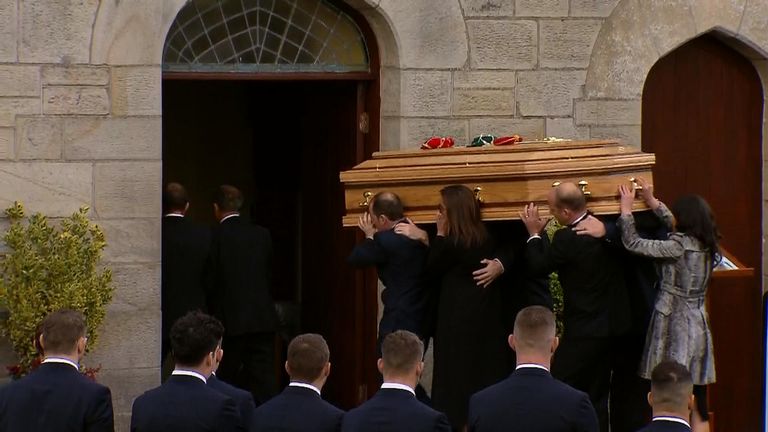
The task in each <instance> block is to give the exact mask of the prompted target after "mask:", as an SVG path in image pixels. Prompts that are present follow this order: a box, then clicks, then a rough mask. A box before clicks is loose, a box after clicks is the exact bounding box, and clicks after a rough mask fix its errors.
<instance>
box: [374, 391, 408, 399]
mask: <svg viewBox="0 0 768 432" xmlns="http://www.w3.org/2000/svg"><path fill="white" fill-rule="evenodd" d="M373 397H387V398H397V399H407V400H416V397H414V396H413V394H411V392H408V391H406V390H400V389H394V388H380V389H379V391H377V392H376V394H375V395H374V396H373Z"/></svg>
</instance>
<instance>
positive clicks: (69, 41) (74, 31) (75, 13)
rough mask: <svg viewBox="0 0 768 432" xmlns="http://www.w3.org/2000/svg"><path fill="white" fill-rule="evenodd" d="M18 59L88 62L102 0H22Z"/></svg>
mask: <svg viewBox="0 0 768 432" xmlns="http://www.w3.org/2000/svg"><path fill="white" fill-rule="evenodd" d="M19 6H20V13H21V46H20V51H19V60H21V61H22V62H28V63H88V61H89V57H90V56H89V50H90V46H91V29H92V28H93V22H94V19H95V18H96V10H97V9H98V7H99V0H60V1H39V0H20V2H19Z"/></svg>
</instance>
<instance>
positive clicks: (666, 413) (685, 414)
mask: <svg viewBox="0 0 768 432" xmlns="http://www.w3.org/2000/svg"><path fill="white" fill-rule="evenodd" d="M656 417H675V418H680V419H683V420H685V421H688V419H689V418H690V417H691V413H689V412H688V411H685V412H675V411H664V410H653V418H656Z"/></svg>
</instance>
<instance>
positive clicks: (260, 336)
mask: <svg viewBox="0 0 768 432" xmlns="http://www.w3.org/2000/svg"><path fill="white" fill-rule="evenodd" d="M242 205H243V195H242V194H241V193H240V191H239V190H238V189H237V188H235V187H233V186H227V185H224V186H221V187H220V188H219V189H218V192H217V194H216V199H215V202H214V204H213V209H214V215H215V216H216V219H217V220H218V221H219V222H220V223H219V226H218V227H217V229H216V230H215V231H214V234H213V244H212V247H211V260H210V264H209V265H210V274H211V276H212V278H211V279H210V280H209V290H210V296H209V299H210V303H209V304H210V308H211V311H213V313H214V315H216V317H217V318H219V319H220V320H221V321H222V323H224V327H225V328H226V333H225V334H224V343H223V345H222V346H223V348H224V349H226V350H227V356H226V357H225V358H224V359H223V361H222V363H221V368H219V371H218V375H219V378H221V379H222V380H224V381H227V382H229V383H230V384H233V385H236V386H238V387H240V388H242V389H245V390H248V391H250V392H251V393H252V394H253V397H254V399H255V401H256V404H257V405H259V404H262V403H264V402H266V401H267V400H269V399H270V398H271V397H272V396H274V395H275V393H276V392H277V379H276V376H275V365H274V357H275V353H274V351H275V331H276V329H277V322H278V321H277V313H276V311H275V305H274V302H273V301H272V296H271V294H270V285H271V270H272V268H271V267H272V240H271V237H270V235H269V231H267V229H265V228H263V227H261V226H258V225H253V224H250V223H249V222H247V221H245V220H243V218H241V217H240V208H241V207H242Z"/></svg>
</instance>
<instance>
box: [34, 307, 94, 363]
mask: <svg viewBox="0 0 768 432" xmlns="http://www.w3.org/2000/svg"><path fill="white" fill-rule="evenodd" d="M85 330H86V329H85V316H84V315H83V314H82V312H79V311H75V310H72V309H61V310H57V311H55V312H51V313H50V314H48V315H47V316H46V317H45V319H43V322H42V324H41V325H40V334H41V335H42V337H43V349H44V351H45V352H46V353H48V354H66V353H69V352H72V351H73V350H74V349H75V347H76V346H77V341H79V340H80V338H81V337H85Z"/></svg>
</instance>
